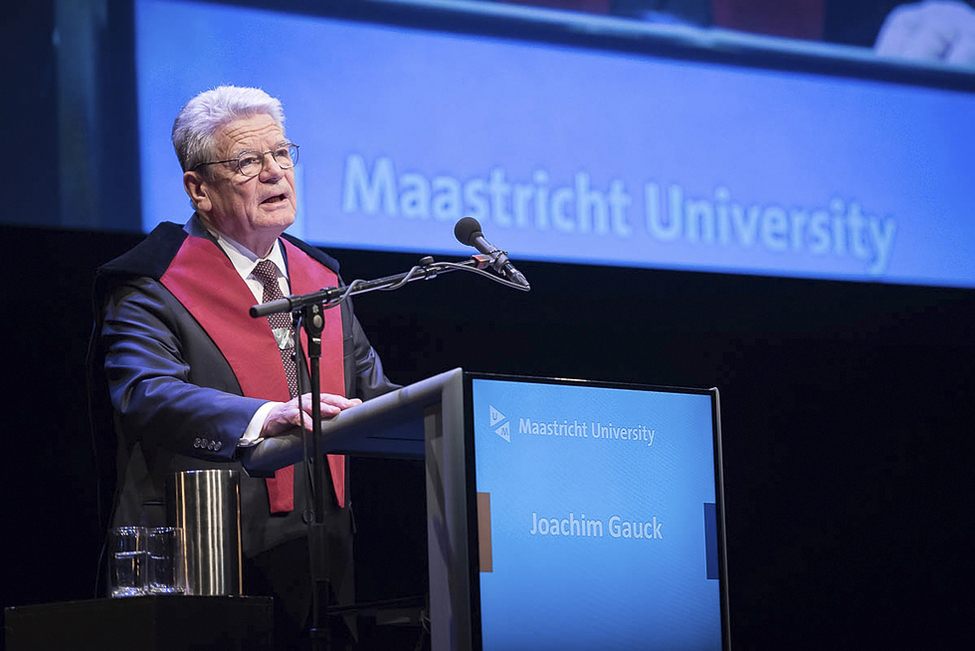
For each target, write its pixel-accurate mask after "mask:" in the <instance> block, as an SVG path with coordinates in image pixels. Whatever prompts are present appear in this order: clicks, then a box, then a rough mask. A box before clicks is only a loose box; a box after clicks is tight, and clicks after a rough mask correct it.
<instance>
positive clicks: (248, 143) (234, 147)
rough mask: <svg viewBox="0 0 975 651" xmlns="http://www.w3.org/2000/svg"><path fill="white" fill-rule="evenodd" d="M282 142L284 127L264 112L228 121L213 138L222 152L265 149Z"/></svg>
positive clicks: (283, 140) (233, 152)
mask: <svg viewBox="0 0 975 651" xmlns="http://www.w3.org/2000/svg"><path fill="white" fill-rule="evenodd" d="M282 142H285V136H284V129H282V128H281V126H280V125H279V124H278V123H277V122H275V121H274V118H272V117H271V116H270V115H267V114H266V113H259V114H257V115H252V116H250V117H246V118H238V119H236V120H233V121H231V122H228V123H227V124H225V125H224V126H222V127H221V128H220V129H219V130H218V131H217V133H216V138H215V144H216V146H217V149H218V150H219V152H220V153H222V154H237V153H240V152H242V151H247V150H251V149H253V150H258V151H266V150H268V149H271V148H273V147H275V146H277V145H279V144H281V143H282Z"/></svg>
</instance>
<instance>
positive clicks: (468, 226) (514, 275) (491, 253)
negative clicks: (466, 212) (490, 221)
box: [454, 217, 531, 290]
mask: <svg viewBox="0 0 975 651" xmlns="http://www.w3.org/2000/svg"><path fill="white" fill-rule="evenodd" d="M454 237H456V238H457V240H458V241H459V242H460V243H461V244H464V245H466V246H473V247H474V248H475V249H477V250H478V251H480V252H481V253H483V254H484V255H486V256H488V257H490V258H491V260H490V262H489V264H490V265H491V268H492V269H494V270H495V271H496V272H498V273H499V274H501V275H502V276H504V277H505V278H507V279H508V280H510V281H511V282H513V283H517V284H519V285H521V286H522V287H524V288H525V289H526V290H527V289H530V288H531V286H530V285H529V284H528V280H527V279H526V278H525V276H524V275H523V274H522V273H521V272H520V271H518V270H517V269H515V267H514V265H513V264H511V262H510V261H509V260H508V254H507V253H506V252H504V251H502V250H501V249H499V248H498V247H496V246H494V245H493V244H491V243H490V242H488V241H487V240H486V239H484V233H482V232H481V225H480V224H479V223H478V221H477V220H476V219H474V218H473V217H464V218H463V219H461V220H460V221H458V222H457V224H456V225H454Z"/></svg>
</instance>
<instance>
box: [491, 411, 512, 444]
mask: <svg viewBox="0 0 975 651" xmlns="http://www.w3.org/2000/svg"><path fill="white" fill-rule="evenodd" d="M488 410H489V411H488V420H489V422H490V423H491V427H492V428H493V429H494V433H495V434H497V435H498V436H500V437H501V438H503V439H504V440H505V441H507V442H508V443H511V421H509V420H508V417H507V416H505V415H504V414H502V413H501V412H500V411H498V410H497V409H495V407H494V405H488Z"/></svg>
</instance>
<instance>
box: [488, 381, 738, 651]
mask: <svg viewBox="0 0 975 651" xmlns="http://www.w3.org/2000/svg"><path fill="white" fill-rule="evenodd" d="M472 399H473V407H472V408H473V411H472V413H473V417H474V448H475V452H474V458H475V460H476V490H477V493H478V498H479V499H478V501H479V503H480V504H481V507H482V509H483V505H484V503H485V500H486V501H487V502H489V504H490V507H489V509H490V516H489V521H490V540H491V553H490V557H491V562H490V565H491V566H490V571H483V569H484V558H482V559H481V567H482V571H481V572H480V574H479V579H480V599H481V611H480V615H481V639H482V645H483V649H484V650H485V651H490V650H495V649H497V650H504V651H515V650H519V649H525V650H529V649H531V650H538V649H560V650H569V649H617V650H626V649H634V650H635V649H697V650H704V649H715V650H719V649H722V648H723V647H722V640H721V630H722V620H721V612H722V610H721V594H720V591H721V588H720V582H719V580H718V576H717V569H716V568H717V555H718V551H717V543H716V516H715V512H714V505H715V502H716V493H715V474H716V470H715V468H716V463H715V453H714V428H713V413H712V396H711V395H708V394H702V393H698V394H693V393H676V392H657V391H644V390H634V389H610V388H601V387H593V386H578V385H556V384H539V383H530V382H512V381H502V380H483V379H474V380H472ZM485 495H486V496H487V497H486V498H485ZM483 515H484V514H483V512H481V514H480V517H479V525H480V526H484V523H485V520H487V519H488V518H484V517H483ZM485 533H486V532H484V531H480V536H481V537H482V538H483V537H484V536H485ZM709 543H710V544H709Z"/></svg>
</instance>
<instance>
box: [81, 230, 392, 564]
mask: <svg viewBox="0 0 975 651" xmlns="http://www.w3.org/2000/svg"><path fill="white" fill-rule="evenodd" d="M188 233H189V234H192V235H195V236H199V237H207V238H210V239H212V237H211V236H210V235H209V233H207V232H206V229H204V228H203V227H202V225H201V224H200V223H199V222H198V221H197V219H196V218H195V217H194V219H193V220H191V221H190V222H189V223H188V224H187V225H186V226H185V227H180V226H178V225H177V224H171V223H166V224H161V225H160V226H159V227H157V228H156V229H155V230H154V231H153V232H152V233H151V234H150V235H149V237H148V238H147V239H146V240H145V241H143V242H142V243H141V244H139V245H138V246H136V247H135V248H134V249H132V250H131V251H129V252H128V253H126V254H125V255H123V256H121V257H120V258H117V259H116V260H113V261H112V262H110V263H108V264H107V265H105V266H103V267H102V268H100V269H99V270H98V273H97V275H96V282H95V309H96V328H95V335H94V337H95V339H94V345H93V347H92V354H91V356H90V364H91V367H92V378H93V381H92V389H93V392H94V395H93V399H94V400H95V402H96V403H97V401H98V400H99V398H100V397H101V398H103V397H104V396H105V395H108V396H109V397H110V399H111V408H112V409H111V412H112V413H113V420H114V423H113V424H114V430H115V434H116V436H117V439H118V458H117V463H118V466H117V470H118V487H119V488H118V492H117V494H116V501H115V508H114V514H113V519H112V521H113V523H114V524H115V525H121V524H143V525H146V526H158V525H163V524H165V523H166V519H167V505H166V491H167V482H168V480H169V478H170V476H171V475H172V474H174V473H175V472H178V471H180V470H186V469H202V468H234V469H238V470H240V471H241V525H242V542H243V550H244V554H245V556H253V555H256V554H258V553H260V552H262V551H264V550H267V549H270V548H272V547H274V546H275V545H277V544H280V543H282V542H285V541H287V540H290V539H293V538H296V537H299V536H302V535H304V533H305V531H306V527H305V524H304V522H303V521H302V514H303V511H305V510H306V509H308V508H310V506H311V505H310V503H309V502H308V501H306V497H305V495H304V484H305V482H304V481H302V479H303V478H304V476H305V470H304V468H303V466H302V465H299V467H298V468H296V473H295V474H296V477H297V478H299V481H296V491H295V510H294V511H292V512H291V513H289V514H287V515H285V516H280V515H274V516H272V515H270V514H269V509H268V498H267V490H266V487H265V483H264V480H263V479H261V478H256V477H248V476H247V475H246V472H244V471H243V470H242V469H241V466H240V464H239V462H238V461H237V459H236V456H237V454H236V450H237V442H238V440H239V438H240V436H241V434H242V432H243V431H244V428H245V427H246V426H247V424H248V423H249V421H250V419H251V417H252V416H253V414H254V412H255V411H256V410H257V409H258V407H259V406H260V405H261V404H262V403H263V402H264V401H263V400H259V399H255V398H248V397H244V396H242V395H241V389H240V385H239V383H238V381H237V379H236V377H235V376H234V373H233V372H232V370H231V367H230V365H229V364H228V362H227V360H226V359H224V357H223V355H222V354H221V352H220V350H219V349H218V348H217V347H216V345H215V344H214V343H213V342H212V341H211V339H210V338H209V336H208V335H207V333H206V332H205V331H204V330H203V329H202V328H201V327H200V325H199V324H198V323H197V322H196V321H195V320H194V318H193V317H192V316H191V315H190V313H189V312H188V311H187V310H186V309H185V308H184V307H183V305H182V304H181V303H180V302H179V301H177V300H176V298H175V297H174V296H173V295H172V294H171V293H170V292H169V291H168V290H167V289H166V288H165V287H164V286H163V285H162V284H161V283H160V282H159V278H160V277H161V276H162V274H163V273H164V272H165V270H166V268H167V267H168V266H169V263H170V262H171V261H172V259H173V257H174V256H175V254H176V252H177V251H178V250H179V247H180V246H181V244H182V242H183V240H184V239H185V238H186V237H187V234H188ZM290 241H291V242H292V243H293V244H295V245H296V246H298V247H299V248H300V249H301V250H302V251H304V252H306V253H307V254H308V255H310V256H311V257H313V258H314V259H315V260H317V261H318V262H320V263H321V264H323V265H325V266H327V267H329V268H330V269H332V270H333V271H336V272H337V268H338V265H337V263H336V262H335V261H334V260H333V259H332V258H330V257H329V256H327V255H325V254H323V253H322V252H321V251H318V250H317V249H314V248H313V247H309V246H308V245H305V244H304V243H301V242H299V241H297V240H294V239H293V238H292V239H290ZM246 307H247V306H243V308H246ZM340 309H341V315H342V329H343V360H344V365H345V383H346V387H345V389H346V395H347V396H349V397H359V398H362V399H364V400H367V399H369V398H372V397H374V396H376V395H380V394H382V393H385V392H387V391H390V390H392V389H395V388H396V385H393V384H391V383H390V382H389V381H388V380H387V379H386V377H385V375H384V374H383V370H382V365H381V363H380V360H379V358H378V356H377V355H376V353H375V351H374V350H373V348H372V346H371V345H370V344H369V341H368V339H367V338H366V336H365V334H364V333H363V331H362V328H361V327H360V325H359V323H358V321H357V320H356V318H355V316H354V315H353V312H352V307H351V305H349V304H348V302H346V303H345V304H343V305H342V306H341V308H340ZM242 318H249V317H247V316H246V313H245V312H242ZM268 345H269V346H276V344H275V342H274V341H273V339H270V340H269V341H268ZM102 371H103V372H102ZM100 411H101V413H104V411H103V410H99V409H98V408H97V405H96V408H95V409H94V413H95V414H96V418H97V414H98V413H99V412H100ZM103 420H104V418H103ZM99 424H101V425H103V426H104V425H107V423H104V422H102V423H96V427H97V426H98V425H99ZM347 494H348V491H347ZM349 521H350V517H349V514H348V509H341V510H337V511H335V512H334V513H332V514H331V515H330V516H329V519H328V521H327V522H326V525H327V526H328V527H327V528H328V529H329V530H330V538H333V542H341V544H338V545H336V544H333V545H332V547H333V552H334V553H333V554H332V556H333V567H336V563H339V564H342V565H348V567H347V568H346V569H348V571H350V572H351V562H348V561H350V559H351V541H350V536H349V528H350V522H349ZM337 578H338V577H335V576H334V575H333V582H336V583H342V581H341V580H339V581H336V579H337Z"/></svg>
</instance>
